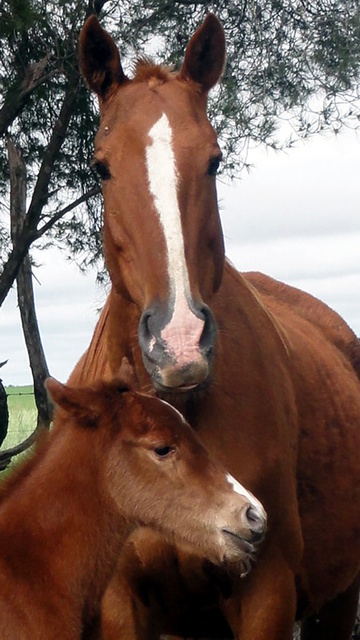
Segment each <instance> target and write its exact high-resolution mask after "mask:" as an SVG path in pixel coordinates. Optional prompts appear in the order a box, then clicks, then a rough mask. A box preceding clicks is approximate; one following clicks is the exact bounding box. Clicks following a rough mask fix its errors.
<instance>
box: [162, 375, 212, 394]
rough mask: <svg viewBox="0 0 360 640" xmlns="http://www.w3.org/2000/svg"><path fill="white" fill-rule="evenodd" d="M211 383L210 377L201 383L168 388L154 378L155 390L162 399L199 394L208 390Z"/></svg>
mask: <svg viewBox="0 0 360 640" xmlns="http://www.w3.org/2000/svg"><path fill="white" fill-rule="evenodd" d="M210 382H211V376H209V377H208V378H206V379H205V380H203V381H202V382H200V383H193V384H182V385H179V386H177V387H168V386H166V385H164V384H162V383H161V382H159V380H158V378H153V385H154V388H155V389H156V392H157V394H158V395H159V397H161V398H162V397H165V398H169V397H170V398H171V397H174V396H175V395H179V396H183V397H186V396H187V395H188V396H191V395H194V394H199V393H201V392H202V391H204V390H205V389H207V387H208V386H209V384H210Z"/></svg>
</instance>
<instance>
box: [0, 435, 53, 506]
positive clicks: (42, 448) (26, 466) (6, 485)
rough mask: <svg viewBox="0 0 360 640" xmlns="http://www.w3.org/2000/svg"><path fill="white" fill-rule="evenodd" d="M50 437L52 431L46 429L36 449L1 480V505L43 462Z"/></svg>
mask: <svg viewBox="0 0 360 640" xmlns="http://www.w3.org/2000/svg"><path fill="white" fill-rule="evenodd" d="M49 436H50V431H49V430H48V429H44V431H43V432H42V433H40V435H39V436H38V439H37V440H36V442H35V445H34V448H33V449H32V450H31V451H30V452H29V453H27V455H26V456H25V457H24V458H23V459H22V460H20V461H19V462H18V463H17V464H16V466H15V467H14V468H13V469H11V471H10V472H9V473H8V474H7V475H6V476H5V478H4V479H1V480H0V503H1V502H2V501H3V500H5V499H6V498H7V497H8V495H9V494H11V493H12V492H13V491H15V490H16V489H17V488H18V487H19V486H20V485H21V483H22V482H23V481H24V480H25V478H28V477H29V475H30V474H31V473H32V471H33V469H35V467H36V466H37V464H38V463H39V461H40V460H42V458H43V456H44V454H45V452H46V451H47V449H48V447H49V442H50V438H49Z"/></svg>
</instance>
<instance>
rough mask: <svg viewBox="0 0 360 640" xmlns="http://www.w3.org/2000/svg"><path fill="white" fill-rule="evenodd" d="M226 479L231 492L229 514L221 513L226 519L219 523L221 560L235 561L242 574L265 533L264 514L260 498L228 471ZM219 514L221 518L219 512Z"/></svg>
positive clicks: (248, 565)
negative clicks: (232, 494) (232, 495)
mask: <svg viewBox="0 0 360 640" xmlns="http://www.w3.org/2000/svg"><path fill="white" fill-rule="evenodd" d="M227 482H228V484H229V485H230V486H231V488H232V492H233V493H234V494H235V495H234V498H233V501H232V507H231V511H230V514H225V519H226V523H225V524H224V523H222V524H220V523H219V528H220V533H221V538H222V540H221V548H222V550H223V554H224V555H223V560H225V561H227V562H231V563H233V562H239V563H240V564H241V565H242V575H245V574H246V573H248V572H249V570H250V566H251V561H252V560H253V559H254V555H255V552H256V550H257V546H258V544H259V543H261V542H262V541H263V539H264V537H265V533H266V525H267V516H266V512H265V510H264V508H263V506H262V504H261V502H260V501H259V500H257V498H255V496H253V494H252V493H250V492H249V491H247V490H246V489H245V488H244V487H243V486H242V485H241V484H240V483H239V482H237V480H235V478H233V477H232V476H231V475H230V474H227ZM230 504H231V501H230ZM239 505H241V506H239ZM219 515H220V518H221V513H220V514H219Z"/></svg>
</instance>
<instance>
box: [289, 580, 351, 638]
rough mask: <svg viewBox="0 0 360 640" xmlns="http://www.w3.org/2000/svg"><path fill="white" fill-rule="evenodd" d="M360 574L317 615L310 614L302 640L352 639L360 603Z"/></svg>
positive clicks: (302, 627) (305, 621)
mask: <svg viewBox="0 0 360 640" xmlns="http://www.w3.org/2000/svg"><path fill="white" fill-rule="evenodd" d="M359 588H360V576H358V577H357V578H356V580H355V581H354V582H353V583H352V584H351V585H350V587H349V588H348V589H347V590H346V591H344V592H343V593H340V594H339V595H338V596H337V597H336V598H334V600H332V601H331V602H327V603H326V604H325V605H324V606H323V607H322V608H321V609H320V611H319V613H318V614H317V615H312V616H309V617H308V618H307V619H306V620H304V622H303V624H302V626H301V640H350V638H351V632H352V630H353V627H354V624H355V619H356V613H357V609H358V605H359Z"/></svg>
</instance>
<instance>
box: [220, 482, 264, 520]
mask: <svg viewBox="0 0 360 640" xmlns="http://www.w3.org/2000/svg"><path fill="white" fill-rule="evenodd" d="M227 481H228V482H229V484H231V486H232V488H233V490H234V491H235V493H238V494H239V495H240V496H244V497H245V498H247V499H248V501H249V502H250V504H251V505H252V506H253V508H255V509H256V510H257V511H258V512H259V515H261V516H262V517H264V518H265V517H266V513H265V509H264V507H263V506H262V504H261V502H260V500H258V499H257V498H255V496H254V495H253V494H252V493H250V491H247V490H246V489H245V487H243V486H242V484H240V482H238V481H237V480H235V478H234V476H232V475H231V474H230V473H228V474H227Z"/></svg>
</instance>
